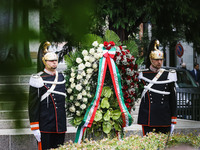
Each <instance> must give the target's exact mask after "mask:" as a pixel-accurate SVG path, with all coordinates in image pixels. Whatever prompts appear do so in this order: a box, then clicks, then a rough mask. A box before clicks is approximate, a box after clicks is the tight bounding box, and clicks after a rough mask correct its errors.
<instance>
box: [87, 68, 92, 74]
mask: <svg viewBox="0 0 200 150" xmlns="http://www.w3.org/2000/svg"><path fill="white" fill-rule="evenodd" d="M93 70H94V69H91V68H89V69H87V70H86V72H87V74H91V73H92V72H93Z"/></svg>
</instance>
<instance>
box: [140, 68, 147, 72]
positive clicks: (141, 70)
mask: <svg viewBox="0 0 200 150" xmlns="http://www.w3.org/2000/svg"><path fill="white" fill-rule="evenodd" d="M148 70H149V69H148V68H147V69H138V72H143V71H148Z"/></svg>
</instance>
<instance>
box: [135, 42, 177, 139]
mask: <svg viewBox="0 0 200 150" xmlns="http://www.w3.org/2000/svg"><path fill="white" fill-rule="evenodd" d="M156 42H158V41H156ZM156 44H157V43H155V47H154V50H153V51H151V53H150V56H149V57H150V59H151V60H152V59H154V60H163V53H162V52H161V51H160V50H158V49H156V48H157V47H156ZM152 63H153V62H152V61H151V66H150V69H146V70H143V71H141V72H140V74H139V79H140V81H141V82H142V84H143V86H144V88H143V91H142V94H141V103H140V109H139V115H138V124H140V125H142V127H143V135H146V134H147V133H148V132H151V131H153V130H155V132H162V133H167V132H169V131H170V128H171V125H172V124H176V118H177V112H176V109H177V102H176V92H175V85H174V84H175V81H176V80H177V77H176V72H175V70H170V71H168V70H165V69H162V68H159V67H158V68H157V69H156V72H155V69H154V68H155V67H154V64H152ZM173 128H174V126H173ZM171 130H173V129H171ZM171 132H173V131H171Z"/></svg>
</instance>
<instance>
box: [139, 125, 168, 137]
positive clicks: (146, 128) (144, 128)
mask: <svg viewBox="0 0 200 150" xmlns="http://www.w3.org/2000/svg"><path fill="white" fill-rule="evenodd" d="M170 129H171V127H170V126H169V127H149V126H142V131H143V136H144V135H147V133H149V132H156V133H159V132H160V133H164V134H167V133H169V132H170Z"/></svg>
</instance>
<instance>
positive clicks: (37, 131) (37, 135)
mask: <svg viewBox="0 0 200 150" xmlns="http://www.w3.org/2000/svg"><path fill="white" fill-rule="evenodd" d="M32 131H33V134H34V136H35V138H36V140H37V141H38V142H41V133H40V130H39V129H37V130H32Z"/></svg>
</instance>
